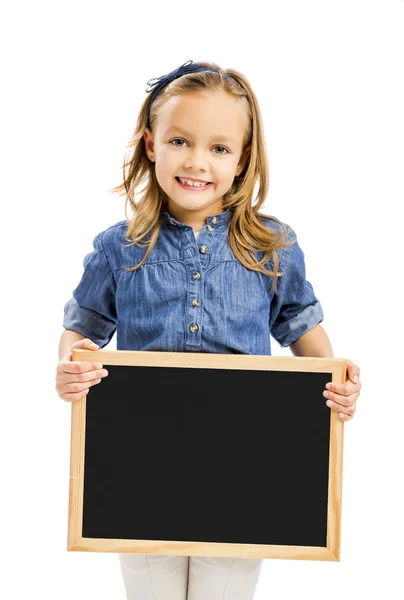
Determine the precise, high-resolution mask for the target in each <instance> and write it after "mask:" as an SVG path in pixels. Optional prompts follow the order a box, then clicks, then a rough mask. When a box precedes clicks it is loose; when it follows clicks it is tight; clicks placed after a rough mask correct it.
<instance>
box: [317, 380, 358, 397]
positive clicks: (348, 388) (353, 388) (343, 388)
mask: <svg viewBox="0 0 404 600" xmlns="http://www.w3.org/2000/svg"><path fill="white" fill-rule="evenodd" d="M325 387H326V388H327V390H328V391H330V392H334V393H335V394H339V395H340V396H350V395H351V394H354V393H356V392H359V390H360V389H361V387H362V384H361V383H360V382H359V383H357V384H355V385H354V384H353V383H352V382H350V381H347V382H346V383H332V382H329V383H327V384H326V386H325Z"/></svg>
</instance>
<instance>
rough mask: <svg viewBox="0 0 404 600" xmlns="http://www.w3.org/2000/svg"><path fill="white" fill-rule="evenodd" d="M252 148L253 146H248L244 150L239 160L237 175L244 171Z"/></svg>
mask: <svg viewBox="0 0 404 600" xmlns="http://www.w3.org/2000/svg"><path fill="white" fill-rule="evenodd" d="M250 149H251V146H247V148H246V149H245V150H244V152H243V154H242V155H241V158H240V161H239V163H238V165H237V170H236V175H237V176H238V175H240V173H241V172H242V171H244V167H245V165H246V162H247V159H248V157H249V155H250Z"/></svg>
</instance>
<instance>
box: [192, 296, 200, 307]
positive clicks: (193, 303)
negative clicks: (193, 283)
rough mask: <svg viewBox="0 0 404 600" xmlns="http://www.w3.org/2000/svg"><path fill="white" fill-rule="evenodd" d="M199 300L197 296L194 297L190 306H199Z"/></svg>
mask: <svg viewBox="0 0 404 600" xmlns="http://www.w3.org/2000/svg"><path fill="white" fill-rule="evenodd" d="M200 304H201V303H200V302H199V300H198V299H197V298H195V300H192V306H200Z"/></svg>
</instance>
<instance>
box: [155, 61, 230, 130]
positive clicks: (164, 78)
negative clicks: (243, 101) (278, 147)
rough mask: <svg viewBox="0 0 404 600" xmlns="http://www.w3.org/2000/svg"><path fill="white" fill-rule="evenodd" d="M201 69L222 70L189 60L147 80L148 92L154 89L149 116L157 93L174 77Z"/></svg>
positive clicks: (197, 71)
mask: <svg viewBox="0 0 404 600" xmlns="http://www.w3.org/2000/svg"><path fill="white" fill-rule="evenodd" d="M201 71H213V72H214V73H220V71H218V70H217V69H211V68H210V67H201V66H200V64H199V63H194V62H193V61H192V60H187V62H186V63H184V64H183V65H181V66H180V67H178V68H177V69H174V71H171V72H170V73H167V75H161V76H160V77H154V78H153V79H149V81H148V82H147V86H148V87H147V89H146V90H145V91H146V92H147V93H149V92H151V91H152V90H153V93H152V95H151V100H150V103H149V118H150V108H151V105H152V104H153V102H154V100H155V98H156V96H157V94H158V93H159V92H161V90H162V89H163V88H164V87H165V86H166V85H167V84H169V83H171V81H174V79H178V78H179V77H182V76H183V75H187V74H188V73H200V72H201ZM223 75H224V76H225V77H227V78H228V79H233V81H236V83H239V82H238V81H237V80H236V79H234V77H230V75H226V73H223ZM239 85H240V84H239Z"/></svg>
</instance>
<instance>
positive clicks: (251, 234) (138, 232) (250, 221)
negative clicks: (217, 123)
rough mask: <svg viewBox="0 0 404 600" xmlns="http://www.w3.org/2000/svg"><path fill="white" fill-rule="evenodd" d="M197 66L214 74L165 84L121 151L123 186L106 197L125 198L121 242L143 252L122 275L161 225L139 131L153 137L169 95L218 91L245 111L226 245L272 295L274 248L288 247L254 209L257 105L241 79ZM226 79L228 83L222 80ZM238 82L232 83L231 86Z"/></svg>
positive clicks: (261, 196) (259, 170)
mask: <svg viewBox="0 0 404 600" xmlns="http://www.w3.org/2000/svg"><path fill="white" fill-rule="evenodd" d="M199 64H200V66H202V67H211V68H213V69H216V70H218V71H219V73H216V72H212V71H202V72H197V73H189V74H186V75H183V76H182V77H180V78H178V79H175V80H174V81H171V82H170V83H169V84H168V85H166V86H165V87H164V88H163V89H162V90H161V91H160V92H159V93H158V94H157V96H156V98H155V100H154V102H153V103H152V105H151V107H150V118H149V106H150V99H151V94H148V96H147V97H146V99H145V100H144V102H143V104H142V106H141V109H140V112H139V115H138V119H137V125H136V129H135V132H134V134H133V136H132V138H131V140H130V142H129V143H128V145H127V146H126V148H129V149H130V151H129V155H128V156H127V157H125V160H124V164H123V167H122V169H123V183H122V184H120V185H119V186H116V187H114V188H113V189H112V190H110V192H119V193H122V194H125V195H126V202H125V215H126V220H127V221H128V227H127V230H126V237H125V239H126V240H127V241H128V242H130V245H132V244H138V245H139V246H147V247H148V249H147V251H146V253H145V255H144V256H143V258H142V260H141V261H140V262H139V263H138V264H137V265H135V266H133V267H128V268H127V269H126V270H127V271H134V270H136V269H139V268H140V267H141V266H142V264H143V263H144V262H145V260H146V259H147V257H148V256H149V254H150V252H151V251H152V249H153V247H154V244H155V242H156V240H157V238H158V235H159V231H160V227H161V224H162V216H163V211H165V210H167V207H168V197H167V195H166V193H165V192H164V190H163V189H162V188H161V187H160V185H159V183H158V181H157V178H156V174H155V168H154V162H152V161H150V160H149V158H148V156H147V154H146V147H145V142H144V137H143V136H144V132H145V130H146V127H149V129H150V130H151V131H152V132H153V131H154V130H155V128H156V123H157V118H158V111H159V108H160V107H161V106H162V105H163V104H164V103H165V102H166V101H167V100H168V99H169V98H171V97H172V96H177V95H181V94H188V93H195V92H198V91H204V90H205V91H208V92H217V91H223V92H226V93H227V94H230V95H231V96H235V97H237V98H239V99H240V102H241V103H242V106H243V107H244V109H245V115H246V132H245V138H244V140H243V148H242V156H243V154H244V153H246V155H247V159H246V161H245V162H244V168H243V170H242V172H241V173H240V174H239V176H238V177H235V179H234V181H233V184H232V186H231V187H230V189H229V190H228V191H227V192H226V194H225V195H224V196H223V211H224V210H226V209H229V210H230V211H231V213H232V217H231V220H230V227H229V244H230V247H231V249H232V251H233V253H234V255H235V256H236V257H237V259H238V260H239V261H240V263H241V264H242V265H244V266H245V267H246V268H247V269H251V270H253V271H258V272H260V273H264V274H265V275H269V276H273V277H274V281H273V286H274V290H275V293H276V288H277V278H278V276H279V275H282V274H283V273H278V267H279V260H278V255H277V252H276V249H277V248H284V247H286V246H289V245H291V244H293V243H294V241H295V239H293V240H292V241H283V239H282V238H284V237H286V235H287V232H286V229H285V227H284V226H283V224H282V222H281V221H279V219H277V218H276V217H274V216H268V215H263V214H260V213H259V209H260V207H261V206H262V204H263V203H264V202H265V199H266V197H267V194H268V161H267V155H266V148H265V139H264V134H263V125H262V117H261V112H260V109H259V105H258V101H257V99H256V96H255V94H254V92H253V90H252V88H251V85H250V84H249V82H248V81H247V79H246V78H245V77H244V75H242V74H241V73H240V72H238V71H236V70H235V69H226V70H223V69H221V68H220V67H219V66H218V65H217V64H215V63H211V62H200V63H199ZM224 73H225V74H227V75H230V77H232V78H233V79H235V80H236V81H233V79H229V78H228V77H224V75H223V74H224ZM237 82H238V83H237ZM257 182H259V187H258V193H257V197H256V202H255V203H253V193H254V188H255V185H256V183H257ZM142 183H144V187H143V188H142V189H140V190H139V192H140V193H142V194H143V195H142V197H141V198H140V199H139V200H137V202H135V191H137V190H138V188H139V186H140V184H142ZM128 203H129V204H130V206H131V208H132V211H133V213H134V216H133V217H132V218H129V219H128V216H127V206H128ZM260 219H263V220H267V221H271V222H274V223H277V224H278V225H279V227H280V231H277V230H276V228H275V229H272V228H268V227H266V226H265V224H264V223H262V222H261V220H260ZM254 252H263V253H264V255H263V257H262V259H261V260H257V258H256V256H255V255H254ZM269 260H272V262H273V265H274V271H268V270H266V269H265V268H264V266H263V265H264V264H265V263H267V262H268V261H269Z"/></svg>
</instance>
